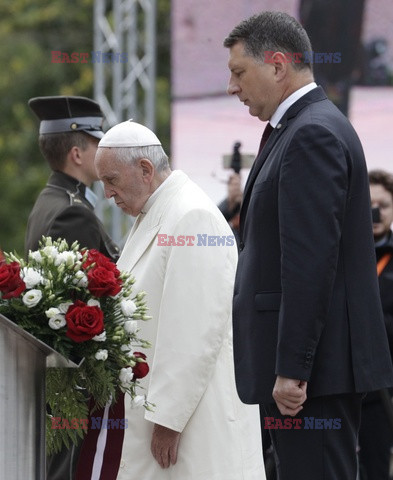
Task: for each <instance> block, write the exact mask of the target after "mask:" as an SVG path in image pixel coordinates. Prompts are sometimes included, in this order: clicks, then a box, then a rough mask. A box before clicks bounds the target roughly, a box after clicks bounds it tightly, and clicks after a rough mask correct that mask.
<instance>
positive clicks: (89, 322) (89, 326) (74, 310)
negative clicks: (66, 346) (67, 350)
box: [65, 300, 104, 343]
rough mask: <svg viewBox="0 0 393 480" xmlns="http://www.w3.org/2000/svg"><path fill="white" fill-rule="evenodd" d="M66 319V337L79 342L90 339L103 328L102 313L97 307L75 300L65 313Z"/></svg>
mask: <svg viewBox="0 0 393 480" xmlns="http://www.w3.org/2000/svg"><path fill="white" fill-rule="evenodd" d="M65 319H66V321H67V327H68V330H67V333H66V335H67V337H69V338H71V340H74V342H77V343H80V342H85V341H86V340H90V339H91V338H93V337H95V336H96V335H99V334H100V333H102V332H103V330H104V314H103V312H102V310H101V309H100V308H99V307H90V306H88V305H86V303H84V302H81V301H80V300H77V301H76V302H75V303H74V304H73V305H71V306H70V307H69V308H68V310H67V313H66V315H65Z"/></svg>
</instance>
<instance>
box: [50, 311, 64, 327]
mask: <svg viewBox="0 0 393 480" xmlns="http://www.w3.org/2000/svg"><path fill="white" fill-rule="evenodd" d="M45 313H46V312H45ZM48 324H49V326H50V328H52V329H53V330H59V328H62V327H64V326H65V325H67V322H66V319H65V318H64V316H63V315H60V314H59V315H55V316H54V317H50V318H49V322H48Z"/></svg>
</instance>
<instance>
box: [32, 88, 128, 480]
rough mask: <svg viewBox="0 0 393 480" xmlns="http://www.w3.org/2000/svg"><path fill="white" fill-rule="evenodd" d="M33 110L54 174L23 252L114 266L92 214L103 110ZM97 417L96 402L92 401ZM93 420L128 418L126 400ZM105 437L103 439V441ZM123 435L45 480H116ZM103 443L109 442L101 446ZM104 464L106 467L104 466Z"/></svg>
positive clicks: (65, 455)
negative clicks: (47, 245) (69, 255)
mask: <svg viewBox="0 0 393 480" xmlns="http://www.w3.org/2000/svg"><path fill="white" fill-rule="evenodd" d="M29 106H30V108H31V109H32V110H33V112H34V113H35V114H36V115H37V117H38V118H39V120H40V131H39V133H40V135H39V145H40V149H41V152H42V154H43V156H44V157H45V159H46V160H47V161H48V163H49V166H50V168H51V169H52V174H51V176H50V177H49V180H48V183H47V184H46V186H45V188H44V189H43V190H42V192H41V193H40V195H39V196H38V199H37V201H36V202H35V205H34V207H33V210H32V212H31V214H30V216H29V220H28V225H27V232H26V241H25V250H26V255H27V253H28V252H29V250H36V249H37V248H38V247H39V241H40V240H41V238H42V236H43V235H45V236H51V237H52V238H53V239H54V240H56V239H57V238H64V239H65V240H67V242H68V243H69V244H71V243H73V242H74V241H75V240H77V241H78V242H79V244H80V246H81V247H86V248H89V249H91V248H95V249H97V250H99V251H100V252H101V253H103V254H104V255H107V256H108V257H109V258H110V259H112V260H113V261H114V262H115V261H117V259H118V257H119V248H118V247H117V246H116V245H115V243H114V242H113V241H112V240H111V238H110V237H109V235H108V234H107V233H106V232H105V230H104V226H103V225H102V223H101V222H100V220H99V219H98V218H97V217H96V215H95V214H94V205H95V201H96V196H95V194H94V193H93V191H92V190H91V189H90V187H91V185H92V183H93V182H94V181H96V180H98V177H97V174H96V171H95V167H94V157H95V153H96V150H97V145H98V142H99V140H100V139H101V138H102V137H103V135H104V133H103V131H102V121H103V114H102V112H101V109H100V106H99V105H98V104H97V103H96V102H94V101H93V100H90V99H89V98H85V97H69V96H54V97H37V98H32V99H30V100H29ZM90 402H91V403H90V411H93V406H94V400H93V399H91V400H90ZM93 415H94V417H100V416H101V417H102V416H103V415H105V416H106V415H107V416H108V418H114V419H115V418H124V399H123V395H122V394H121V395H119V399H118V401H117V403H116V404H115V405H112V406H111V408H109V407H108V408H105V409H95V410H94V413H93ZM101 433H102V434H103V435H101ZM123 435H124V430H115V429H112V430H108V431H106V432H101V430H99V429H96V430H89V431H88V433H87V435H86V437H85V438H84V440H83V442H80V444H79V445H78V446H75V445H73V446H72V447H71V448H70V449H66V448H63V450H62V451H61V452H60V453H59V454H56V455H53V456H51V457H50V458H48V462H47V480H89V479H90V478H93V473H92V471H93V468H94V471H95V475H97V474H98V471H99V475H98V476H94V478H105V480H115V478H116V475H117V470H118V466H119V463H120V451H121V448H118V445H120V446H121V444H122V441H123ZM101 437H105V439H106V441H102V438H101ZM103 460H105V462H104V461H103Z"/></svg>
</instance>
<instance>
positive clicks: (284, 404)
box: [273, 376, 307, 417]
mask: <svg viewBox="0 0 393 480" xmlns="http://www.w3.org/2000/svg"><path fill="white" fill-rule="evenodd" d="M306 392H307V382H304V381H303V380H294V379H293V378H285V377H280V376H277V378H276V383H275V385H274V388H273V398H274V400H275V401H276V405H277V407H278V409H279V410H280V413H281V415H291V416H292V417H294V416H295V415H297V414H298V413H299V412H300V410H302V408H303V407H302V405H303V403H304V402H305V401H306V399H307V393H306Z"/></svg>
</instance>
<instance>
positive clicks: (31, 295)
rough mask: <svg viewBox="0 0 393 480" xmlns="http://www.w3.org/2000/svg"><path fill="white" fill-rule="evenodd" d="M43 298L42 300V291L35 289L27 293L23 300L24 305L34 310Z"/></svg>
mask: <svg viewBox="0 0 393 480" xmlns="http://www.w3.org/2000/svg"><path fill="white" fill-rule="evenodd" d="M41 298H42V292H41V290H36V289H33V290H29V291H28V292H26V293H25V294H24V295H23V297H22V300H23V303H24V304H25V305H26V307H28V308H32V307H35V306H36V305H37V304H38V303H39V301H40V300H41Z"/></svg>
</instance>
